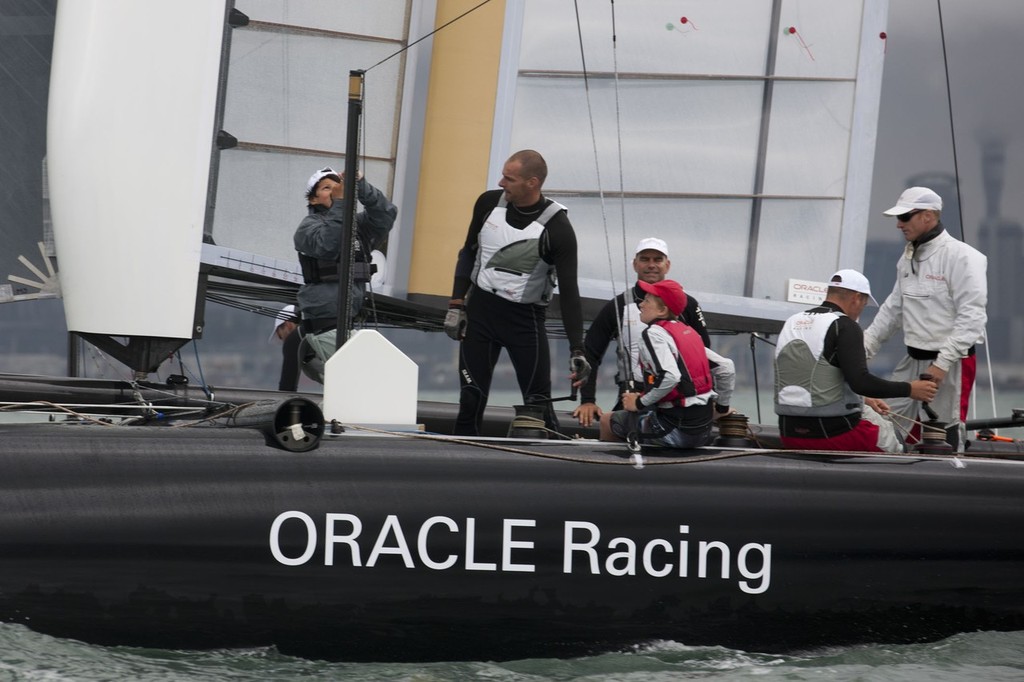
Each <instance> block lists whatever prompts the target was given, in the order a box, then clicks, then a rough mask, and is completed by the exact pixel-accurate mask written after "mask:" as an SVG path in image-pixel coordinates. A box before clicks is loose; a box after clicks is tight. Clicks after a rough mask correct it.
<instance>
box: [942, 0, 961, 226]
mask: <svg viewBox="0 0 1024 682" xmlns="http://www.w3.org/2000/svg"><path fill="white" fill-rule="evenodd" d="M935 5H936V7H938V10H939V40H940V42H941V43H942V68H943V70H944V71H945V74H946V105H947V107H948V109H949V137H950V140H951V141H952V143H953V177H954V180H955V184H956V204H957V206H956V208H957V211H958V213H959V218H960V241H962V242H964V243H965V244H966V243H967V237H966V235H965V233H964V205H963V202H962V201H961V200H960V165H959V163H958V162H957V155H956V126H955V125H953V92H952V90H951V89H950V87H949V58H948V57H947V55H946V32H945V29H944V28H943V23H942V0H935Z"/></svg>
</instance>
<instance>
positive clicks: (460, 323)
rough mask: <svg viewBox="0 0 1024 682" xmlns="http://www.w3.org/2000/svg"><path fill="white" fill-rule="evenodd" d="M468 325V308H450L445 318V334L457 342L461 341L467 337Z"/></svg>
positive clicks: (459, 306)
mask: <svg viewBox="0 0 1024 682" xmlns="http://www.w3.org/2000/svg"><path fill="white" fill-rule="evenodd" d="M468 323H469V320H468V319H467V318H466V308H465V307H464V306H461V305H453V306H451V307H449V308H448V313H447V314H446V315H445V316H444V333H445V334H447V335H448V336H450V337H452V338H453V339H455V340H456V341H461V340H462V339H464V338H465V337H466V325H467V324H468Z"/></svg>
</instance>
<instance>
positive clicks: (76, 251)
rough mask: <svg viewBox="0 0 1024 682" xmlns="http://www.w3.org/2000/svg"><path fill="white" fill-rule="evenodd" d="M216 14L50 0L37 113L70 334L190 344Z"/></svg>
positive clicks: (202, 3)
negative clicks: (44, 95) (49, 54)
mask: <svg viewBox="0 0 1024 682" xmlns="http://www.w3.org/2000/svg"><path fill="white" fill-rule="evenodd" d="M223 20H224V6H223V5H222V4H219V3H211V2H209V1H208V0H177V1H176V2H174V3H173V4H171V5H157V4H156V3H150V2H136V1H135V0H75V1H74V2H61V3H60V4H59V7H58V10H57V24H56V30H55V34H54V49H53V66H52V71H51V75H50V98H49V113H48V122H47V126H48V133H47V146H48V160H49V181H50V194H51V198H50V201H51V212H52V216H53V228H54V235H55V240H56V245H57V258H58V262H59V263H60V277H61V287H62V290H63V295H64V299H65V315H66V317H67V325H68V329H69V330H70V331H75V332H90V333H99V334H118V335H140V336H159V337H169V338H186V339H187V338H192V335H193V319H194V317H195V310H196V295H197V287H198V281H199V278H198V271H199V253H200V249H201V244H202V236H203V224H204V220H205V215H206V193H207V183H208V178H209V166H210V153H211V152H210V150H211V146H212V141H213V132H214V117H215V112H216V100H217V82H218V75H219V64H220V58H221V40H222V35H223Z"/></svg>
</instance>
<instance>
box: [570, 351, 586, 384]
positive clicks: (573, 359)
mask: <svg viewBox="0 0 1024 682" xmlns="http://www.w3.org/2000/svg"><path fill="white" fill-rule="evenodd" d="M569 371H570V372H571V373H572V374H574V375H575V376H574V377H573V383H575V382H577V381H586V380H587V378H588V377H589V376H590V363H589V362H587V358H586V357H585V356H584V355H583V352H582V351H578V350H577V351H573V354H572V356H570V357H569Z"/></svg>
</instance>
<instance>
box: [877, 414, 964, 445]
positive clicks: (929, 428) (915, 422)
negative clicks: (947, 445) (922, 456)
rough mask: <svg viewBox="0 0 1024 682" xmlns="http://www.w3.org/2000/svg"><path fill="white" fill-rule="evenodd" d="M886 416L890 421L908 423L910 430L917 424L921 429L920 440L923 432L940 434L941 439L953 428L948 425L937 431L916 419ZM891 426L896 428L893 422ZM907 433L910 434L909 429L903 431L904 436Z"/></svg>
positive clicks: (898, 415)
mask: <svg viewBox="0 0 1024 682" xmlns="http://www.w3.org/2000/svg"><path fill="white" fill-rule="evenodd" d="M886 416H887V417H889V418H890V419H892V418H893V417H896V418H897V419H902V420H903V421H905V422H909V423H910V426H911V429H912V428H913V426H914V424H917V425H918V426H920V427H921V438H922V440H923V439H924V432H925V430H927V431H929V432H931V433H933V434H938V433H941V434H942V437H943V438H945V436H946V431H947V430H948V429H950V428H951V427H952V426H954V425H953V424H950V425H949V426H946V428H945V429H938V428H935V427H934V426H929V425H928V424H927V423H926V422H922V421H919V420H917V419H911V418H910V417H905V416H903V415H902V414H897V413H895V412H890V413H889V414H887V415H886ZM893 426H897V425H896V423H895V422H894V423H893ZM900 430H901V431H902V430H903V429H902V428H901V429H900ZM909 433H910V429H907V430H906V431H904V434H905V435H909Z"/></svg>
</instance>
